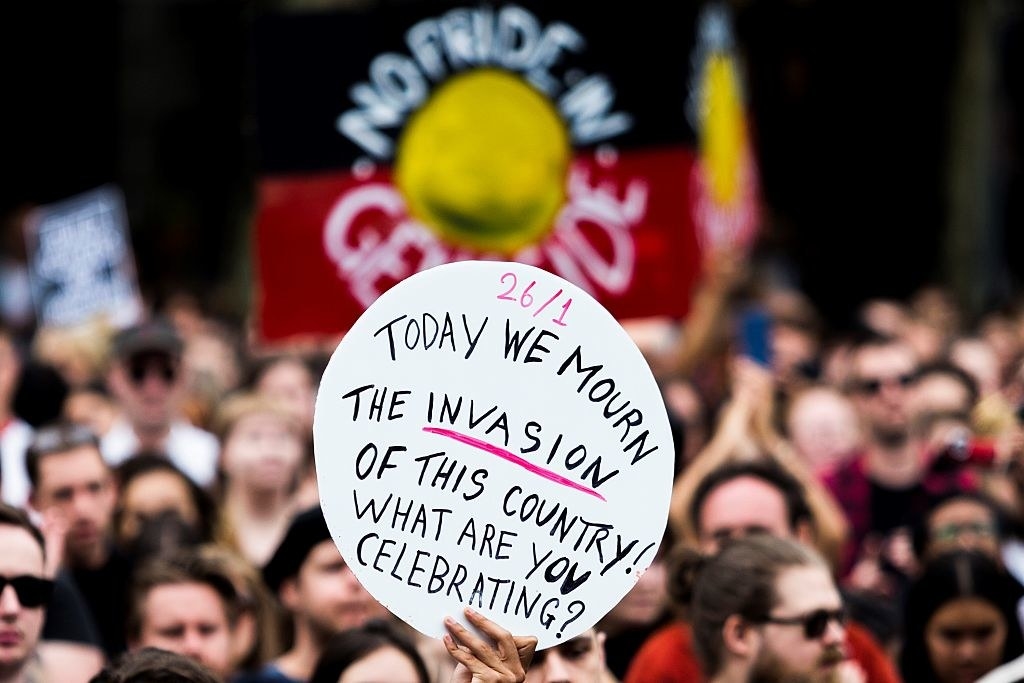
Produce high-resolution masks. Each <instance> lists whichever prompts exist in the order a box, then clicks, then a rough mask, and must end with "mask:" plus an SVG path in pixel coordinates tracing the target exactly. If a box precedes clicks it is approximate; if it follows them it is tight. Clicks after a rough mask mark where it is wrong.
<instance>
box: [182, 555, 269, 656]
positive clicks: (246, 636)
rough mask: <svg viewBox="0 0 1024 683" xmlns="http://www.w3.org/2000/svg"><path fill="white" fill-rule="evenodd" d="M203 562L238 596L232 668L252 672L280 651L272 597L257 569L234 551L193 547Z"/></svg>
mask: <svg viewBox="0 0 1024 683" xmlns="http://www.w3.org/2000/svg"><path fill="white" fill-rule="evenodd" d="M195 552H196V554H197V555H198V556H199V558H200V559H201V560H202V561H203V562H204V563H206V564H208V565H210V566H211V567H214V568H216V569H217V571H218V572H220V573H221V574H223V575H224V576H226V577H228V578H229V579H230V580H231V583H232V585H233V586H234V588H235V593H236V594H237V595H238V623H237V625H236V626H235V639H234V641H235V642H234V644H233V646H232V654H231V661H232V668H233V669H234V670H235V671H239V672H254V671H257V670H259V669H260V668H262V666H263V665H264V664H265V663H266V662H269V661H270V660H271V659H273V658H274V657H276V656H277V655H279V654H281V649H282V648H281V634H280V624H279V621H278V614H277V608H276V605H275V602H274V598H273V597H272V596H271V595H270V593H269V592H268V591H267V587H266V586H265V585H264V584H263V577H262V575H261V574H260V572H259V570H258V569H256V568H255V567H254V566H253V565H252V564H250V563H249V562H248V561H246V559H245V558H244V557H242V556H241V555H239V554H238V553H236V552H234V551H232V550H229V549H227V548H224V547H222V546H219V545H214V544H212V543H207V544H204V545H201V546H199V547H197V548H196V549H195Z"/></svg>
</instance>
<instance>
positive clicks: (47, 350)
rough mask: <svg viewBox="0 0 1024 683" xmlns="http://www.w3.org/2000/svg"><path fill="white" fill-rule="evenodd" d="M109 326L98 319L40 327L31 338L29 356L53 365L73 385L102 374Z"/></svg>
mask: <svg viewBox="0 0 1024 683" xmlns="http://www.w3.org/2000/svg"><path fill="white" fill-rule="evenodd" d="M111 334H112V332H111V329H110V327H109V326H108V325H107V324H106V323H105V322H104V320H103V319H102V318H93V319H90V320H89V321H88V322H85V323H82V324H79V325H73V326H66V327H48V326H44V327H40V328H39V329H38V330H36V333H35V336H34V338H33V341H32V356H33V357H34V358H35V359H36V360H38V361H40V362H43V363H47V364H49V365H51V366H53V367H54V368H55V369H56V370H57V371H58V372H59V373H60V374H61V376H62V377H63V378H64V380H65V381H66V382H67V383H68V386H70V387H72V388H74V387H79V386H82V385H84V384H88V383H89V382H93V381H96V380H98V379H100V378H101V377H102V376H103V368H104V367H105V364H106V359H107V356H108V354H109V346H110V338H111Z"/></svg>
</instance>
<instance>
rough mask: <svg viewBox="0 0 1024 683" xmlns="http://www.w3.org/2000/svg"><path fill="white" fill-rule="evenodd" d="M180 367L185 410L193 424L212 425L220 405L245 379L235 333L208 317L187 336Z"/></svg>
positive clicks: (209, 426) (207, 426)
mask: <svg viewBox="0 0 1024 683" xmlns="http://www.w3.org/2000/svg"><path fill="white" fill-rule="evenodd" d="M181 368H182V374H183V375H184V380H183V381H184V385H185V400H184V406H183V412H184V413H185V414H186V415H187V416H188V417H189V419H190V420H191V422H192V423H193V424H196V425H199V426H201V427H203V428H204V429H211V427H212V425H213V420H214V416H215V413H216V410H217V405H218V404H219V403H220V401H221V400H222V399H223V398H224V397H225V396H227V395H228V394H230V393H231V392H233V391H235V390H236V389H238V387H239V385H240V384H241V381H242V374H243V361H242V354H241V350H240V348H239V344H238V342H237V340H236V339H235V335H234V334H233V333H232V332H231V330H229V329H228V328H227V327H226V326H224V325H222V324H221V323H218V322H214V321H212V320H207V321H205V324H203V325H202V326H201V327H200V328H199V329H197V330H195V331H194V332H193V333H192V334H191V335H188V336H187V337H186V338H185V347H184V351H183V352H182V359H181Z"/></svg>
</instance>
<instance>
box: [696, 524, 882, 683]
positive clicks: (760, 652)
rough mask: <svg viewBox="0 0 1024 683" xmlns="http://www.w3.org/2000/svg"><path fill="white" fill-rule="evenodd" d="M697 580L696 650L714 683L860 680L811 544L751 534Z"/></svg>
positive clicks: (835, 598)
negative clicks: (852, 664) (846, 647)
mask: <svg viewBox="0 0 1024 683" xmlns="http://www.w3.org/2000/svg"><path fill="white" fill-rule="evenodd" d="M692 576H694V579H693V586H692V596H693V598H692V601H691V603H690V618H691V621H692V622H693V642H694V649H695V650H696V652H697V656H698V657H699V659H700V661H701V664H702V667H703V670H704V672H705V677H706V680H708V681H709V682H710V683H747V682H749V681H789V682H790V683H819V682H820V683H839V682H841V681H844V682H845V681H858V680H863V678H862V677H861V675H859V674H858V672H857V671H856V669H855V668H853V667H852V666H851V664H850V663H849V662H848V661H847V656H846V651H845V646H844V638H845V628H844V620H845V615H844V612H843V606H842V598H841V597H840V595H839V591H838V590H836V586H835V584H834V583H833V581H832V576H831V574H830V572H829V569H828V567H827V565H826V564H825V561H824V560H822V559H821V557H820V556H819V555H818V554H817V553H816V552H815V551H813V550H811V549H810V548H809V547H807V546H805V545H803V544H800V543H796V542H794V541H790V540H787V539H782V538H777V537H774V536H770V535H768V534H753V535H751V536H747V537H744V538H741V539H738V540H735V541H730V542H729V543H727V544H726V545H725V546H724V547H723V549H722V551H721V552H720V553H718V554H717V555H715V556H713V557H711V558H710V559H708V560H707V561H706V562H704V563H703V564H697V565H696V566H695V571H694V572H693V573H692Z"/></svg>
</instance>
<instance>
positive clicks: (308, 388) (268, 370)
mask: <svg viewBox="0 0 1024 683" xmlns="http://www.w3.org/2000/svg"><path fill="white" fill-rule="evenodd" d="M318 382H319V377H317V376H315V375H314V373H313V370H312V368H311V367H310V364H309V363H308V362H307V361H305V360H304V359H303V358H302V357H301V356H298V355H288V354H285V355H280V356H273V357H270V358H267V359H264V360H263V361H261V362H260V363H259V364H258V365H257V367H256V370H255V372H254V377H253V382H252V385H253V389H255V390H256V391H257V392H258V393H260V394H263V395H265V396H268V397H270V398H271V399H273V400H275V401H277V402H279V403H281V404H282V405H284V406H286V407H287V408H288V409H289V410H291V411H292V412H293V413H294V414H295V416H296V418H298V420H299V424H300V427H301V429H302V431H303V433H304V434H306V435H307V438H310V439H311V438H312V436H313V411H314V409H315V408H316V392H317V384H318Z"/></svg>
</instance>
